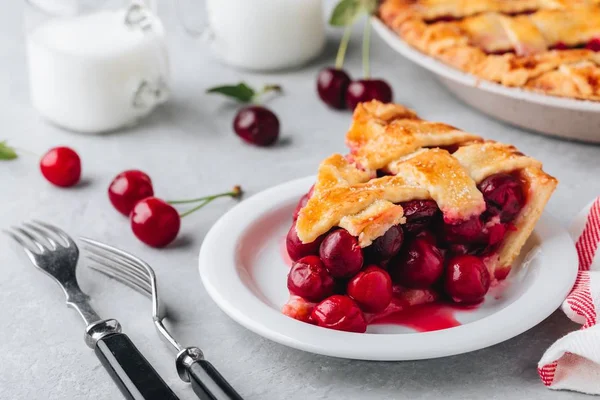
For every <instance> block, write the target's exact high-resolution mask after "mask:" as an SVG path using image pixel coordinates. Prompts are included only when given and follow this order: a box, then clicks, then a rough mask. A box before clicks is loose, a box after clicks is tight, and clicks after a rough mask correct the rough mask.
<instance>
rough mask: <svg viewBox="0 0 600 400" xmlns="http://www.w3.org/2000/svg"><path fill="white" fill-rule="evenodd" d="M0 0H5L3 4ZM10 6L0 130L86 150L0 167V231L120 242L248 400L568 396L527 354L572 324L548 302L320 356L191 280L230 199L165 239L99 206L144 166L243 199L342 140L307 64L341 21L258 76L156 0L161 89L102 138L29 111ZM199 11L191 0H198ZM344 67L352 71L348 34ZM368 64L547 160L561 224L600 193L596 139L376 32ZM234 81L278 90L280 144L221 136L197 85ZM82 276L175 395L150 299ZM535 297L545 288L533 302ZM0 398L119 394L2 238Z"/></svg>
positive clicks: (415, 98) (453, 119) (18, 16)
mask: <svg viewBox="0 0 600 400" xmlns="http://www.w3.org/2000/svg"><path fill="white" fill-rule="evenodd" d="M7 3H8V2H7ZM21 3H22V2H17V1H11V2H10V5H8V4H5V5H4V7H3V9H2V12H0V51H1V53H0V54H1V58H0V59H1V60H2V66H1V67H0V110H1V111H0V115H1V121H2V128H1V130H0V139H4V138H6V139H10V141H11V143H12V144H14V145H16V146H20V147H23V148H26V149H28V150H30V151H33V152H35V153H38V154H39V153H42V152H43V151H45V150H46V149H48V148H49V147H51V146H55V145H60V144H67V145H69V146H72V147H74V148H75V149H77V150H78V151H79V153H80V154H81V156H82V158H83V166H84V177H85V179H84V181H83V182H82V184H81V185H79V186H78V187H76V188H72V189H66V190H65V189H57V188H54V187H52V186H50V185H49V184H48V183H47V182H45V181H44V179H43V178H42V177H41V175H40V173H39V172H38V167H37V158H36V157H31V156H28V155H23V156H22V157H21V158H20V159H19V160H17V161H15V162H11V163H2V164H0V226H2V227H6V226H8V225H10V224H16V223H19V222H20V221H23V220H26V219H30V218H39V219H43V220H46V221H50V222H52V223H55V224H57V225H59V226H61V227H63V228H64V229H65V230H67V231H68V232H70V233H71V234H73V235H85V236H89V237H93V238H97V239H100V240H103V241H106V242H108V243H112V244H116V245H118V246H121V247H123V248H124V249H127V250H130V251H132V252H133V253H135V254H138V255H140V256H141V257H143V258H144V259H146V260H147V261H149V262H150V263H151V264H152V265H153V266H154V267H155V269H156V271H157V274H158V276H159V280H160V282H161V287H162V293H163V295H164V298H165V301H166V302H167V303H168V304H169V305H170V309H171V313H172V315H173V316H174V317H175V318H174V319H175V321H174V323H173V331H174V332H175V334H176V335H177V336H178V337H179V338H180V339H181V341H182V342H183V343H185V344H190V345H191V344H195V345H199V346H201V347H203V348H204V349H205V352H206V355H207V356H208V358H209V359H210V360H212V361H213V362H214V363H215V364H216V365H217V366H218V367H219V368H220V369H221V371H222V372H223V374H224V375H225V376H227V377H228V378H229V379H230V380H231V382H232V383H233V385H234V386H235V387H236V388H238V389H239V391H240V392H241V393H242V394H243V395H244V396H245V398H247V399H257V400H283V399H347V400H357V399H366V398H373V399H403V398H407V399H408V398H410V399H435V398H442V397H444V398H448V399H465V398H498V399H524V398H527V399H534V398H544V399H567V398H571V397H576V396H578V395H575V394H572V393H566V392H562V393H557V392H551V391H548V390H547V389H545V388H544V387H543V386H542V384H541V383H540V381H539V379H538V377H537V373H536V363H537V361H538V359H539V358H540V356H541V354H542V353H543V351H544V350H545V349H546V348H547V346H548V345H550V344H551V343H552V342H553V341H554V340H556V339H557V338H559V337H560V336H562V335H563V334H565V333H566V332H569V331H570V330H572V329H575V328H576V326H575V325H573V324H571V323H570V322H569V321H568V320H567V319H566V318H565V317H564V316H563V315H562V314H561V313H555V314H554V315H552V316H551V317H549V318H548V319H547V320H545V321H544V322H543V323H541V324H540V325H539V326H537V327H535V328H533V329H531V330H530V331H528V332H526V333H524V334H522V335H520V336H518V337H516V338H514V339H512V340H509V341H507V342H505V343H502V344H499V345H496V346H493V347H491V348H488V349H484V350H480V351H476V352H473V353H470V354H465V355H460V356H455V357H448V358H444V359H437V360H428V361H419V362H387V363H383V362H363V361H349V360H340V359H334V358H329V357H323V356H317V355H313V354H309V353H304V352H301V351H297V350H293V349H289V348H286V347H283V346H281V345H279V344H275V343H272V342H270V341H268V340H265V339H263V338H261V337H259V336H257V335H255V334H253V333H251V332H249V331H247V330H245V329H243V328H242V327H240V326H238V325H237V324H236V323H235V322H233V321H232V320H230V319H229V318H228V317H226V316H225V315H224V314H223V313H222V312H221V311H220V310H219V309H218V308H217V307H216V306H215V304H214V303H213V302H212V301H211V300H210V298H209V297H208V296H207V294H206V292H205V291H204V289H203V287H202V285H201V283H200V279H199V277H198V273H197V253H198V249H199V247H200V245H201V244H202V239H203V237H204V235H205V234H206V232H207V231H208V230H209V229H210V227H211V225H212V224H213V223H214V222H215V220H216V219H217V218H218V217H219V216H220V215H222V214H223V213H224V212H226V211H227V209H229V208H230V207H231V206H232V205H233V202H232V201H227V200H225V201H220V202H218V203H215V204H213V205H210V206H209V207H208V208H206V209H205V210H204V211H203V212H201V213H198V214H196V215H194V216H192V217H189V218H186V219H185V221H184V224H183V229H182V232H181V237H180V238H179V240H178V241H177V242H176V243H175V244H174V245H173V246H172V247H171V248H168V249H164V250H153V249H149V248H147V247H145V246H143V245H142V244H141V243H140V242H138V241H137V240H136V239H135V238H134V237H133V235H132V234H131V232H130V230H129V228H128V225H127V221H126V220H125V219H124V218H123V217H121V216H120V215H119V214H117V213H116V212H115V211H114V210H113V209H112V208H111V206H110V204H109V202H108V199H107V196H106V187H107V184H108V182H109V181H110V179H111V178H112V177H113V176H114V175H115V174H116V173H117V172H119V171H121V170H123V169H126V168H140V169H143V170H145V171H147V172H148V173H150V175H151V176H152V177H153V179H154V183H155V188H156V191H157V193H158V195H160V196H162V197H164V198H182V197H189V196H195V195H203V194H207V193H213V192H217V191H221V190H223V189H227V188H229V187H230V186H231V185H234V184H241V185H243V186H244V188H245V189H246V190H247V192H248V194H253V193H256V192H258V191H260V190H263V189H265V188H267V187H269V186H272V185H275V184H278V183H281V182H285V181H288V180H290V179H293V178H297V177H302V176H305V175H309V174H313V173H314V171H315V167H316V166H317V163H318V161H319V160H320V159H322V158H323V157H324V156H326V155H328V154H330V153H331V152H334V151H344V147H343V144H342V140H343V136H344V133H345V129H346V128H347V126H348V124H349V118H350V114H349V113H347V112H333V111H330V110H328V109H326V108H325V107H324V106H323V105H322V104H320V103H319V101H318V100H317V98H316V94H315V90H314V82H315V74H316V71H317V70H318V69H319V67H320V66H321V65H325V64H332V60H333V53H334V52H335V47H336V44H335V43H333V42H335V41H337V37H338V35H339V32H331V38H332V43H331V44H330V45H329V47H328V49H327V53H326V54H327V56H324V57H323V58H322V60H320V61H317V62H315V63H313V64H312V65H310V66H308V67H307V68H305V69H302V70H300V71H293V72H285V73H277V74H270V75H260V74H251V73H245V72H240V71H235V70H232V69H229V68H226V67H223V66H222V65H220V64H218V63H216V62H215V61H214V60H213V59H212V57H211V56H210V54H209V53H208V51H207V49H206V47H205V45H204V44H203V43H201V42H200V41H198V40H196V39H193V38H190V37H188V36H186V35H185V34H184V33H183V32H182V30H181V29H180V28H179V26H178V24H177V22H176V19H175V16H174V12H173V10H172V8H171V7H168V6H165V4H166V3H167V2H164V3H165V4H163V6H162V7H161V15H162V17H163V18H164V19H165V23H166V25H167V28H168V29H169V32H170V36H169V45H170V52H171V56H172V65H173V98H172V100H171V101H170V102H169V103H168V104H167V105H165V106H164V107H163V108H161V109H160V110H157V112H156V113H155V114H153V115H152V116H151V118H149V119H148V120H147V121H145V122H144V123H143V124H142V125H140V126H139V127H137V128H134V129H131V130H129V131H126V132H121V133H115V134H110V135H106V136H96V137H89V136H81V135H77V134H73V133H69V132H64V131H61V130H60V129H57V128H55V127H53V126H50V125H48V124H46V123H44V121H42V120H40V119H39V117H38V116H37V115H36V114H35V112H34V111H33V110H32V109H31V107H30V105H29V99H28V93H27V79H26V69H25V67H26V64H25V58H24V47H23V40H22V26H21V20H22V4H21ZM195 7H196V9H197V10H199V5H198V4H196V5H195ZM355 33H356V36H355V38H354V43H353V45H352V46H351V48H350V51H349V58H348V61H347V68H348V69H349V70H350V71H351V72H352V73H353V74H354V75H358V74H359V71H360V45H359V40H358V39H359V37H358V35H359V33H360V31H359V30H358V29H357V30H356V32H355ZM373 44H374V48H373V52H372V60H373V66H372V69H373V71H374V73H375V74H376V75H378V76H382V77H385V78H387V79H388V80H389V81H390V82H391V83H392V84H393V87H394V90H395V100H396V101H398V102H401V103H404V104H407V105H409V106H410V107H413V108H414V109H416V110H417V111H418V112H419V113H420V114H421V115H422V116H423V117H425V118H429V119H433V120H441V121H445V122H448V123H451V124H454V125H457V126H459V127H462V128H464V129H466V130H469V131H472V132H477V133H481V134H482V135H484V136H486V137H489V138H492V139H498V140H502V141H506V142H510V143H514V144H516V145H517V146H518V147H519V148H520V149H521V150H522V151H524V152H525V153H528V154H530V155H532V156H534V157H537V158H539V159H541V160H543V162H544V163H545V166H546V169H547V170H548V171H549V172H550V173H552V174H554V175H555V176H557V177H558V178H559V179H560V181H561V184H560V186H559V189H558V191H557V193H556V195H555V196H554V197H553V198H552V200H551V201H550V204H549V206H548V209H549V211H550V212H551V213H553V214H554V215H556V216H557V217H558V218H559V219H560V220H561V222H562V223H565V224H566V223H568V221H569V220H570V219H571V218H572V217H573V216H574V215H575V214H576V213H577V211H578V210H579V209H580V208H581V207H583V206H584V205H585V204H586V203H588V202H589V201H590V200H591V199H592V198H593V197H594V196H596V195H598V194H599V193H600V181H599V180H598V173H599V171H600V148H599V147H594V146H588V145H584V144H579V143H569V142H564V141H559V140H556V139H549V138H546V137H544V136H540V135H537V134H532V133H529V132H525V131H522V130H519V129H516V128H513V127H511V126H508V125H505V124H502V123H499V122H496V121H494V120H491V119H489V118H487V117H485V116H484V115H481V114H479V113H477V112H475V111H473V110H471V109H469V108H468V107H466V106H464V105H463V104H461V103H460V102H458V101H457V100H456V99H454V98H453V97H452V96H451V95H450V94H449V93H448V92H446V91H445V90H444V89H443V88H442V87H440V85H438V83H437V82H436V81H435V79H434V78H433V76H431V75H430V74H429V73H427V72H425V71H423V70H421V69H420V68H418V67H416V66H415V65H413V64H411V63H410V62H408V61H407V60H405V59H403V58H402V57H401V56H399V55H396V54H394V53H392V52H391V50H390V49H388V48H387V46H386V45H385V44H384V43H382V42H381V41H380V40H378V39H377V38H375V39H374V43H373ZM241 79H245V80H247V81H248V82H250V83H253V84H261V83H264V82H276V83H281V84H283V85H284V87H285V92H286V93H285V96H283V97H281V98H279V99H276V100H274V101H272V102H271V103H270V106H271V107H272V108H273V109H274V110H275V111H276V112H277V113H278V115H279V116H280V119H281V121H282V125H283V138H282V140H281V142H280V144H279V145H277V146H276V147H274V148H270V149H259V148H254V147H249V146H246V145H244V144H242V143H241V142H240V141H239V140H238V139H237V137H235V136H234V135H233V134H232V132H231V127H230V126H231V119H232V115H233V112H234V108H233V107H232V106H231V105H230V104H229V103H228V102H227V101H224V100H222V99H220V98H216V97H210V96H207V95H205V94H204V90H205V89H206V88H207V87H209V86H212V85H215V84H221V83H232V82H236V81H239V80H241ZM82 272H83V273H82V274H81V276H80V280H81V282H82V286H83V287H84V289H85V290H86V291H87V292H88V293H89V294H90V295H91V296H92V298H93V304H94V305H95V307H96V308H97V310H98V311H99V313H100V314H101V315H103V316H106V317H115V318H117V319H119V320H120V321H121V322H122V323H123V325H124V327H125V330H126V331H127V332H128V333H129V334H130V336H131V337H132V339H133V341H134V342H135V343H137V344H138V345H139V347H140V348H141V350H142V352H143V353H144V354H146V355H147V356H148V358H149V359H150V360H151V362H153V363H154V365H156V367H157V369H158V370H159V371H160V372H161V373H162V375H163V376H164V377H165V379H166V380H167V381H168V382H169V383H171V384H172V385H173V387H174V388H175V390H176V391H177V393H178V394H179V395H180V397H181V398H182V399H194V398H195V397H194V395H193V394H192V392H191V390H190V388H189V387H186V386H185V385H184V384H182V383H181V382H179V381H178V378H177V377H176V374H175V371H174V368H173V361H172V360H173V358H172V355H171V354H170V353H169V350H168V349H167V348H166V347H165V346H164V345H163V344H162V343H161V342H160V341H159V340H158V337H157V336H156V334H155V333H154V331H153V330H152V324H151V321H150V318H149V312H150V304H149V302H148V301H147V300H146V299H145V298H142V297H141V296H140V295H138V294H137V293H135V292H132V291H131V290H129V289H127V288H124V287H121V286H118V285H116V284H114V283H112V282H110V281H108V280H107V279H104V278H103V277H99V276H96V275H93V274H90V273H89V272H85V271H82ZM540 301H544V299H540ZM0 305H1V307H0V317H1V323H0V399H3V400H4V399H6V400H9V399H11V400H12V399H117V398H120V395H119V393H118V391H117V390H116V388H115V386H114V385H113V383H112V382H111V381H110V379H109V378H108V376H107V374H106V373H105V372H104V370H103V369H102V367H101V366H100V364H99V362H98V360H97V359H96V358H95V356H94V355H93V353H92V352H91V351H90V350H88V349H87V348H86V347H85V345H84V343H83V340H82V334H83V327H82V325H81V321H79V318H78V317H77V316H76V315H75V314H74V313H73V312H72V311H71V310H68V309H67V308H66V307H65V306H64V301H63V297H62V293H61V292H60V291H59V289H58V288H57V287H56V285H55V284H54V283H53V282H52V281H51V280H49V279H48V278H46V277H45V276H43V275H42V274H41V273H39V272H38V271H36V270H34V268H32V267H31V266H30V265H28V262H27V261H26V260H25V259H24V258H23V257H21V256H20V254H18V253H17V252H16V251H15V248H13V247H12V246H9V243H8V240H6V239H5V238H2V239H0Z"/></svg>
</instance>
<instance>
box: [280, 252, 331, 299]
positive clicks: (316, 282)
mask: <svg viewBox="0 0 600 400" xmlns="http://www.w3.org/2000/svg"><path fill="white" fill-rule="evenodd" d="M334 285H335V282H334V280H333V278H332V277H331V275H330V274H329V272H327V270H326V269H325V266H324V265H323V263H322V262H321V259H320V258H319V257H317V256H307V257H303V258H301V259H300V260H298V262H296V263H295V264H294V265H293V266H292V269H290V272H289V274H288V278H287V287H288V289H289V291H290V293H291V294H295V295H297V296H301V297H304V298H305V299H306V300H309V301H312V302H318V301H321V300H323V299H324V298H326V297H327V296H331V295H332V294H333V289H334Z"/></svg>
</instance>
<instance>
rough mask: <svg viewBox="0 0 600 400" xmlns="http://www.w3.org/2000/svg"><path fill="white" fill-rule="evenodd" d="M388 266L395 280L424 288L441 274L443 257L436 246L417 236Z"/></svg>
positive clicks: (407, 285)
mask: <svg viewBox="0 0 600 400" xmlns="http://www.w3.org/2000/svg"><path fill="white" fill-rule="evenodd" d="M389 268H390V274H391V275H392V277H393V278H394V281H395V282H398V283H399V284H401V285H403V286H406V287H409V288H415V289H424V288H428V287H430V286H431V285H433V284H434V283H435V282H436V281H437V280H438V279H439V278H440V276H442V273H443V272H444V257H443V256H442V253H441V252H440V250H439V249H438V248H437V247H435V246H434V245H432V244H431V243H429V242H428V241H427V240H425V239H421V238H417V239H414V240H412V241H410V242H409V243H408V244H407V246H406V248H405V249H404V250H403V252H402V254H401V255H400V257H399V258H397V259H396V260H394V261H393V262H392V263H391V264H390V266H389Z"/></svg>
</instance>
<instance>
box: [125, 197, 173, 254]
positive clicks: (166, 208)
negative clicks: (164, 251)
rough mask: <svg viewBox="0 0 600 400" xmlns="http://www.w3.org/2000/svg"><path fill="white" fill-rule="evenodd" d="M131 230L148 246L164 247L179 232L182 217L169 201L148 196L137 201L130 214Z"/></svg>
mask: <svg viewBox="0 0 600 400" xmlns="http://www.w3.org/2000/svg"><path fill="white" fill-rule="evenodd" d="M129 220H130V221H131V230H133V233H134V234H135V236H136V237H137V238H138V239H140V240H141V241H142V242H144V243H146V244H147V245H148V246H152V247H164V246H166V245H168V244H169V243H171V242H172V241H173V240H174V239H175V238H176V237H177V233H179V227H180V225H181V218H180V217H179V213H178V212H177V210H175V208H173V206H171V205H170V204H169V203H167V202H165V201H163V200H161V199H158V198H156V197H147V198H145V199H143V200H140V201H139V202H137V203H136V205H135V206H134V207H133V210H132V211H131V214H130V216H129Z"/></svg>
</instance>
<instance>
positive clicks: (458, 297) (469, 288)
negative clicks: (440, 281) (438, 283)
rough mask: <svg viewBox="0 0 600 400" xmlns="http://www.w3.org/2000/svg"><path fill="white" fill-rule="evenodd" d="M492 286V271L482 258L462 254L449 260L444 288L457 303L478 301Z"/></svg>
mask: <svg viewBox="0 0 600 400" xmlns="http://www.w3.org/2000/svg"><path fill="white" fill-rule="evenodd" d="M489 288H490V273H489V272H488V270H487V268H486V267H485V264H484V263H483V261H481V259H480V258H478V257H475V256H472V255H460V256H456V257H454V258H451V259H450V260H449V261H448V266H447V267H446V272H445V276H444V289H445V290H446V293H447V294H448V295H449V296H450V297H451V298H452V300H454V301H455V302H457V303H478V302H480V301H481V300H483V297H484V296H485V294H486V293H487V291H488V290H489Z"/></svg>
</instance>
